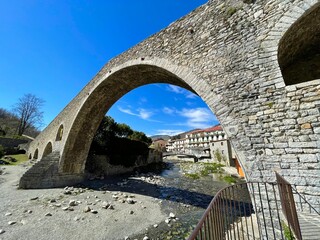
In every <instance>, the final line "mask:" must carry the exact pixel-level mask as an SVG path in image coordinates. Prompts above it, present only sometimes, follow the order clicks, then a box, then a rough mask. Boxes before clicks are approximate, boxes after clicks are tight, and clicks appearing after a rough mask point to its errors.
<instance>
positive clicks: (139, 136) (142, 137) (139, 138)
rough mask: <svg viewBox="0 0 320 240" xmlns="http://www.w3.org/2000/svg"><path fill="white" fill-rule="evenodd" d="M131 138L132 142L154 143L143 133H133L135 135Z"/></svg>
mask: <svg viewBox="0 0 320 240" xmlns="http://www.w3.org/2000/svg"><path fill="white" fill-rule="evenodd" d="M129 138H130V139H131V140H136V141H140V142H144V143H146V144H151V143H152V139H151V138H149V137H147V136H146V135H145V134H144V133H143V132H138V131H133V133H132V134H131V135H130V136H129Z"/></svg>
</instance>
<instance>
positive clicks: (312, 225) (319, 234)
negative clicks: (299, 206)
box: [298, 213, 320, 240]
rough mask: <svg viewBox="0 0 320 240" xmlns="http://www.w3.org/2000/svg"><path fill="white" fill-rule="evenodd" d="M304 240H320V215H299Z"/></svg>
mask: <svg viewBox="0 0 320 240" xmlns="http://www.w3.org/2000/svg"><path fill="white" fill-rule="evenodd" d="M298 218H299V224H300V229H301V234H302V239H303V240H319V239H320V215H318V214H315V213H298Z"/></svg>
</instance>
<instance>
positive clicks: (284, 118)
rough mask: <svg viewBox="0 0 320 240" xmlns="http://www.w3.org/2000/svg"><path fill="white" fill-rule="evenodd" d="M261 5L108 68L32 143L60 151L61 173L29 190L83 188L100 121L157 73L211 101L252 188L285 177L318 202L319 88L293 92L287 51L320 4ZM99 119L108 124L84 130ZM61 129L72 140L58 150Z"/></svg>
mask: <svg viewBox="0 0 320 240" xmlns="http://www.w3.org/2000/svg"><path fill="white" fill-rule="evenodd" d="M246 2H251V1H246ZM252 2H254V3H253V4H245V3H244V1H242V0H234V1H224V0H215V1H209V3H207V4H205V5H203V6H201V7H199V8H197V9H195V10H194V11H193V12H191V13H190V14H188V15H187V16H185V17H183V18H181V19H179V20H178V21H176V22H174V23H172V24H171V25H170V26H168V27H167V28H165V29H163V30H161V31H160V32H159V33H157V34H154V35H152V36H151V37H149V38H148V39H146V40H144V41H142V42H141V43H139V44H137V45H136V46H134V47H132V48H131V49H129V50H128V51H126V52H124V53H122V54H121V55H119V56H117V57H115V58H114V59H112V60H111V61H109V62H108V63H107V64H106V65H105V66H104V67H103V68H102V69H101V70H100V71H99V72H98V73H97V75H96V76H95V77H94V78H93V79H92V80H91V81H90V82H89V83H88V84H87V85H86V86H85V87H84V89H83V90H82V91H81V92H80V93H79V94H78V95H77V96H76V97H75V98H74V99H73V100H72V101H71V102H70V103H69V104H68V105H67V106H66V107H65V108H64V109H63V111H62V112H61V113H60V114H59V115H58V116H57V117H56V118H55V119H54V120H53V121H52V122H51V123H50V125H49V126H48V127H47V128H46V129H45V130H44V131H43V132H42V133H41V134H40V135H39V136H38V137H37V139H36V140H35V141H33V142H32V143H31V144H30V147H29V152H30V153H34V151H35V150H36V149H37V148H38V149H39V153H41V152H42V149H44V147H45V146H44V145H45V144H46V143H48V142H52V144H53V152H55V153H56V156H57V157H56V160H57V161H56V162H57V165H59V173H57V174H56V175H54V176H52V175H49V176H48V175H46V174H43V173H42V172H41V171H42V169H40V168H39V170H38V171H39V176H36V177H35V175H34V174H31V171H30V174H28V172H27V173H26V174H25V178H24V180H22V181H21V182H29V183H30V185H31V182H32V183H35V184H37V183H38V182H39V179H43V178H46V177H47V178H49V179H50V181H51V182H52V180H54V182H53V183H52V185H51V186H63V185H70V184H73V183H75V182H79V180H80V179H81V178H80V176H79V175H81V173H82V172H83V168H84V161H85V160H84V158H85V157H86V153H87V149H88V145H87V144H88V142H91V139H92V137H93V133H94V130H95V128H96V126H97V122H99V117H100V118H101V117H102V116H103V114H104V112H106V110H107V109H108V108H109V107H110V106H111V105H112V103H113V102H115V101H116V100H117V98H118V97H120V95H123V94H124V93H125V92H127V91H129V90H130V89H134V88H135V87H136V86H139V84H143V83H142V81H139V80H138V81H132V79H137V77H136V73H138V74H137V76H138V77H139V78H140V79H142V80H143V79H144V77H146V76H150V75H152V74H153V75H154V76H156V79H157V81H160V82H163V81H164V82H171V83H173V84H177V85H181V86H182V87H186V88H189V89H193V90H194V91H195V92H196V93H197V94H198V95H199V96H201V97H202V99H203V100H204V101H205V102H206V103H207V105H208V106H209V107H210V108H211V110H213V112H214V113H215V114H216V115H217V116H218V119H219V121H220V122H221V123H222V125H223V128H224V130H225V131H226V133H227V135H228V137H229V139H231V142H232V145H233V147H234V149H235V150H236V152H237V155H238V158H239V159H240V160H241V162H242V164H243V167H244V168H245V169H246V172H247V174H246V177H247V179H248V180H254V181H274V180H275V175H274V170H277V171H278V172H280V173H281V174H282V175H283V176H285V177H286V179H287V180H288V181H289V182H290V183H292V184H295V185H298V186H299V190H301V191H302V192H303V193H306V194H308V195H310V198H312V199H313V200H314V201H315V202H316V197H312V196H315V192H316V193H318V192H319V189H320V188H319V179H320V176H319V162H320V150H319V149H320V141H319V139H320V124H319V119H320V118H319V117H320V111H319V109H320V108H319V106H320V105H319V96H320V95H319V85H320V79H318V80H313V81H308V82H306V83H300V84H292V85H289V86H288V84H286V82H285V81H284V75H283V73H282V72H281V65H282V63H281V60H280V61H278V57H279V55H278V49H279V46H280V49H282V47H283V46H281V45H282V43H283V42H281V39H282V38H283V37H284V38H286V36H288V35H287V34H286V33H289V31H288V30H289V29H290V27H291V26H295V27H297V26H298V25H296V24H295V22H297V21H299V19H300V18H301V17H302V18H303V17H304V16H306V15H307V14H308V13H310V12H312V11H314V9H315V8H318V6H319V1H318V0H294V1H285V2H284V1H282V0H261V1H252ZM230 10H234V11H232V14H230ZM316 15H317V16H318V14H316ZM302 18H301V19H302ZM308 19H309V20H308ZM308 19H307V20H308V21H310V20H311V19H310V18H308ZM298 28H299V27H298ZM289 35H290V34H289ZM151 73H152V74H151ZM125 75H126V77H124V76H125ZM122 79H123V80H126V79H131V80H130V81H127V82H122ZM152 82H156V81H155V80H154V79H150V83H152ZM111 83H113V84H114V86H116V87H117V91H118V92H117V93H115V94H114V95H112V96H111V98H110V99H109V98H108V97H107V96H106V95H104V94H105V92H106V91H110V89H108V86H110V85H108V84H111ZM115 83H119V84H118V85H117V84H115ZM286 85H287V86H286ZM188 86H189V87H188ZM98 93H101V94H102V95H103V96H102V97H101V98H99V97H97V96H98V95H99V94H98ZM102 100H103V101H102ZM104 101H105V102H104ZM104 103H105V104H104ZM106 103H108V104H106ZM93 105H95V106H97V108H96V109H95V108H93V107H92V106H93ZM90 114H92V115H93V116H99V117H95V119H94V122H93V123H90V122H88V121H85V119H87V117H88V116H90ZM61 123H63V126H64V134H63V138H62V139H61V141H54V140H55V139H56V134H57V131H58V129H59V126H60V125H61ZM82 128H83V129H84V130H85V131H86V132H87V134H86V135H84V134H83V132H81V131H82V130H81V129H82ZM79 137H85V138H87V139H90V140H88V142H86V141H87V139H84V138H83V139H78V138H79ZM83 144H84V146H85V147H84V149H80V154H79V155H78V156H77V157H76V158H75V159H74V160H72V157H73V156H72V155H73V152H75V153H77V151H78V150H79V149H78V148H77V146H78V147H79V145H83ZM53 155H54V154H53ZM41 158H42V156H41V155H40V154H39V159H40V161H42V159H41ZM56 162H55V161H54V163H56ZM34 171H36V170H34ZM30 179H31V180H30ZM50 181H47V182H50ZM32 186H33V187H35V185H32Z"/></svg>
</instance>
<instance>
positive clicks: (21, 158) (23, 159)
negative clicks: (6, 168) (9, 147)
mask: <svg viewBox="0 0 320 240" xmlns="http://www.w3.org/2000/svg"><path fill="white" fill-rule="evenodd" d="M6 156H7V157H12V158H14V159H15V160H16V161H15V162H12V161H9V160H6V159H4V158H2V160H3V161H5V162H7V163H8V164H9V165H19V164H21V163H24V162H26V161H28V156H27V154H14V155H6Z"/></svg>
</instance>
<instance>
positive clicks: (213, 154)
mask: <svg viewBox="0 0 320 240" xmlns="http://www.w3.org/2000/svg"><path fill="white" fill-rule="evenodd" d="M166 147H167V151H168V152H175V153H186V154H193V155H201V156H204V157H209V158H210V159H212V160H217V157H218V156H219V154H220V155H221V158H222V159H223V160H222V161H223V162H222V163H224V164H226V165H228V166H229V165H233V161H232V159H233V158H235V156H234V154H233V151H232V149H231V145H230V142H229V141H228V139H227V136H226V134H225V132H224V131H223V129H222V127H221V126H220V125H218V126H214V127H211V128H207V129H201V130H195V131H192V132H189V133H187V134H186V137H185V138H183V139H176V140H172V139H170V140H169V141H168V143H167V146H166ZM218 158H219V157H218Z"/></svg>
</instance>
